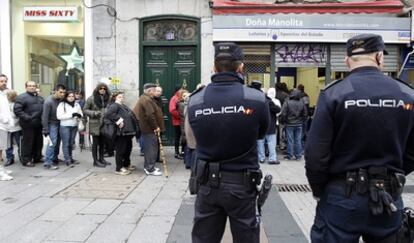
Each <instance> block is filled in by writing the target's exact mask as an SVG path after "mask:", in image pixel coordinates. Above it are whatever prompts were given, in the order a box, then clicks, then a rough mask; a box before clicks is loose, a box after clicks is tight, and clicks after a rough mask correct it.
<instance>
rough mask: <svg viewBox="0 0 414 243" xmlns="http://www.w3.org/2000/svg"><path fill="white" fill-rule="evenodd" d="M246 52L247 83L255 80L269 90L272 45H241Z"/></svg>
mask: <svg viewBox="0 0 414 243" xmlns="http://www.w3.org/2000/svg"><path fill="white" fill-rule="evenodd" d="M240 46H241V47H242V48H243V52H244V61H243V62H244V73H245V75H246V78H247V83H248V84H250V83H251V82H252V81H253V80H259V81H261V82H262V84H263V85H262V87H263V88H264V89H266V90H267V89H268V88H269V87H270V86H271V85H270V63H271V62H270V60H271V59H270V58H271V55H270V50H271V48H270V45H268V44H262V45H249V44H240Z"/></svg>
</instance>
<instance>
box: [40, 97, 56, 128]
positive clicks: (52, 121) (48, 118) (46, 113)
mask: <svg viewBox="0 0 414 243" xmlns="http://www.w3.org/2000/svg"><path fill="white" fill-rule="evenodd" d="M59 103H60V100H57V99H55V98H54V97H53V96H49V97H48V98H47V99H46V101H45V103H44V104H43V113H42V126H43V130H42V132H43V134H49V125H59V124H60V121H59V120H58V119H57V116H56V110H57V107H58V105H59Z"/></svg>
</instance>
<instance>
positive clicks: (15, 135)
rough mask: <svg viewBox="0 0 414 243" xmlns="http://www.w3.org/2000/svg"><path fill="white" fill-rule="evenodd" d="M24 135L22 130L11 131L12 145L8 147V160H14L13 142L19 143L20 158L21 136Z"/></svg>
mask: <svg viewBox="0 0 414 243" xmlns="http://www.w3.org/2000/svg"><path fill="white" fill-rule="evenodd" d="M21 135H22V131H16V132H12V133H10V146H9V147H8V148H7V149H6V158H7V160H13V159H14V154H13V142H14V143H16V145H17V153H18V155H19V159H20V137H21Z"/></svg>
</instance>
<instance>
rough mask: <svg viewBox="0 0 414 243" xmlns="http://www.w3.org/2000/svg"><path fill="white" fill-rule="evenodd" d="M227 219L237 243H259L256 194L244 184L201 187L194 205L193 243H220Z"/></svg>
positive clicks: (234, 240)
mask: <svg viewBox="0 0 414 243" xmlns="http://www.w3.org/2000/svg"><path fill="white" fill-rule="evenodd" d="M227 217H229V219H230V228H231V232H232V235H233V242H234V243H259V242H260V219H259V218H258V217H257V215H256V191H255V190H254V189H249V188H248V187H247V186H245V185H236V184H225V183H221V184H220V185H219V187H217V188H211V187H209V186H206V185H202V186H201V187H200V189H199V191H198V194H197V199H196V202H195V216H194V226H193V231H192V240H193V243H220V241H221V238H222V237H223V233H224V229H225V226H226V220H227Z"/></svg>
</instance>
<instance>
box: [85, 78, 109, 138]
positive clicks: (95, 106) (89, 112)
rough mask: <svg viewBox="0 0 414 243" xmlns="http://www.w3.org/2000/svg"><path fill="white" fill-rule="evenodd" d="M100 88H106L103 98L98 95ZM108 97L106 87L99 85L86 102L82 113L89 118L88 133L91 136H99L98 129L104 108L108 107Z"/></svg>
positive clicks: (102, 84)
mask: <svg viewBox="0 0 414 243" xmlns="http://www.w3.org/2000/svg"><path fill="white" fill-rule="evenodd" d="M102 86H105V87H107V91H108V92H107V95H104V96H103V97H102V96H101V95H100V94H99V88H100V87H102ZM109 95H110V94H109V89H108V86H107V85H106V84H104V83H101V84H98V85H97V86H96V88H95V90H94V91H93V94H92V96H90V97H89V98H88V99H87V100H86V103H85V107H84V108H83V113H84V114H85V115H86V116H87V117H88V118H89V133H90V134H91V135H93V136H99V134H100V132H99V128H100V127H101V124H102V117H103V115H104V114H105V111H106V107H107V106H108V102H109ZM101 97H102V98H103V99H102V98H101Z"/></svg>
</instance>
